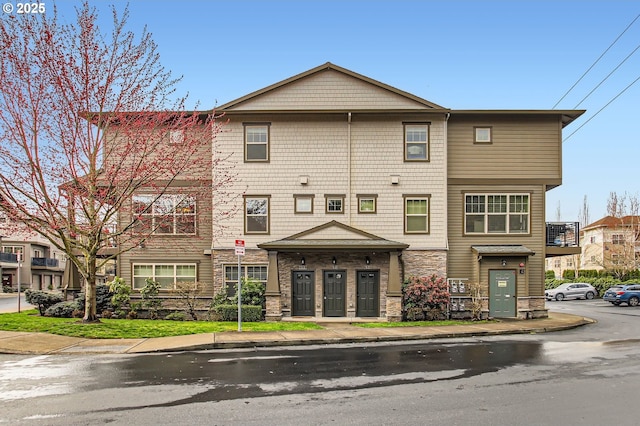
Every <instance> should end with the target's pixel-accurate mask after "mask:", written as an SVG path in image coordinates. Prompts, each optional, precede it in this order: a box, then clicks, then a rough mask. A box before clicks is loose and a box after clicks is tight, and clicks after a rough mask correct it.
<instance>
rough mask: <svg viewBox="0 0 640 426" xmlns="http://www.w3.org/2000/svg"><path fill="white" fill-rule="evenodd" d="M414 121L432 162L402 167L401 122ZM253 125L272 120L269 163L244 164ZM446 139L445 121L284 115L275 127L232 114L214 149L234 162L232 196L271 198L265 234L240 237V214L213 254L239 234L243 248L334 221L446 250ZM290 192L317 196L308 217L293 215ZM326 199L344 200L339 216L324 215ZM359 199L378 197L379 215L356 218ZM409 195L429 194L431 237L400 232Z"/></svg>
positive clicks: (412, 117) (427, 117)
mask: <svg viewBox="0 0 640 426" xmlns="http://www.w3.org/2000/svg"><path fill="white" fill-rule="evenodd" d="M415 120H419V121H430V122H431V123H432V125H431V140H430V157H431V161H430V162H420V163H417V162H415V163H407V162H404V151H403V149H404V145H403V144H404V139H403V138H404V127H403V121H415ZM255 121H261V122H265V121H267V122H271V127H270V161H269V162H268V163H245V162H244V160H243V158H244V154H243V149H244V148H243V144H244V139H243V125H242V123H243V122H255ZM349 126H350V128H349ZM444 133H445V132H444V118H443V116H436V115H422V116H416V115H410V116H406V117H394V118H389V117H385V116H378V117H373V116H366V115H359V114H353V115H352V120H351V125H349V123H348V119H347V115H346V114H340V115H335V116H322V117H320V118H318V119H309V118H306V117H295V116H285V117H282V118H279V119H278V120H277V121H276V119H275V117H255V116H254V117H251V116H247V117H244V118H242V117H236V116H233V117H232V119H231V122H230V123H229V125H228V126H227V131H226V132H225V133H223V134H222V135H220V136H219V137H218V138H217V144H218V149H219V150H221V152H222V153H223V155H231V157H232V158H233V160H234V161H235V164H236V171H237V173H238V177H239V179H238V181H237V182H236V186H235V189H236V191H238V192H244V193H246V194H251V195H259V194H262V195H269V196H270V197H271V198H270V207H271V212H270V221H271V226H270V234H269V235H245V236H243V235H242V232H243V230H244V226H243V220H244V214H243V211H242V210H241V211H240V212H239V214H238V215H236V216H235V217H234V218H233V219H232V220H231V221H229V227H230V229H229V232H228V233H227V234H226V236H224V237H221V238H217V239H216V240H215V243H214V244H215V246H216V247H217V248H224V247H233V243H234V239H236V238H238V237H241V236H243V238H244V239H245V240H246V241H247V247H255V244H258V243H261V242H266V241H273V240H277V239H281V238H284V237H287V236H289V235H292V234H295V233H298V232H301V231H304V230H306V229H309V228H312V227H314V226H318V225H321V224H324V223H326V222H329V221H332V220H336V221H338V222H341V223H344V224H347V225H350V226H353V227H355V228H358V229H361V230H363V231H366V232H368V233H372V234H376V235H378V236H381V237H383V238H386V239H390V240H394V241H401V242H405V243H408V244H410V245H411V248H422V249H434V248H435V249H442V248H444V247H445V246H446V215H445V211H446V210H445V209H446V201H445V200H446V162H445V160H446V152H445V149H446V148H445V147H446V144H445V141H444ZM349 135H350V142H349ZM349 147H350V153H349ZM349 159H350V160H351V161H350V163H349ZM391 175H398V176H399V179H400V183H399V184H397V185H394V184H392V183H391ZM300 176H307V177H308V183H307V184H305V185H302V184H301V183H300ZM294 194H296V195H300V194H310V195H313V196H314V206H313V214H295V213H294V197H293V195H294ZM327 194H331V195H345V204H346V206H345V212H344V213H342V214H332V213H326V211H325V195H327ZM358 194H375V195H377V213H376V214H359V213H358V212H357V208H358V206H357V195H358ZM407 194H411V195H416V194H425V195H430V197H431V198H430V199H431V206H430V219H431V221H430V231H431V232H430V234H428V235H405V234H404V198H403V195H407ZM220 201H221V200H220ZM215 203H216V200H214V205H215Z"/></svg>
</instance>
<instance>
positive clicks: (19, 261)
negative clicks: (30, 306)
mask: <svg viewBox="0 0 640 426" xmlns="http://www.w3.org/2000/svg"><path fill="white" fill-rule="evenodd" d="M16 254H17V255H18V271H17V273H18V313H20V294H21V293H22V289H21V288H20V269H22V250H20V251H18V252H17V253H16Z"/></svg>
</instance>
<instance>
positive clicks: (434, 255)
mask: <svg viewBox="0 0 640 426" xmlns="http://www.w3.org/2000/svg"><path fill="white" fill-rule="evenodd" d="M401 259H402V260H401V262H402V265H403V271H404V278H405V279H406V278H408V277H411V276H417V277H428V276H431V275H433V274H436V275H438V276H440V277H442V278H447V251H446V250H405V251H403V252H402V257H401Z"/></svg>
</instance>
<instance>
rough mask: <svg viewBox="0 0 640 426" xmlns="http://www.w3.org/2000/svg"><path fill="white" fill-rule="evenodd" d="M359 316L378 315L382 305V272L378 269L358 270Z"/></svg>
mask: <svg viewBox="0 0 640 426" xmlns="http://www.w3.org/2000/svg"><path fill="white" fill-rule="evenodd" d="M357 286H358V308H357V313H356V315H357V316H359V317H377V316H379V315H380V313H379V305H380V295H379V293H380V273H379V272H378V271H358V283H357Z"/></svg>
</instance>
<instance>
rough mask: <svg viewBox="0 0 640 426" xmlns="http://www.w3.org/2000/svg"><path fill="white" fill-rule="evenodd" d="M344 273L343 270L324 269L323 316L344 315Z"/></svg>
mask: <svg viewBox="0 0 640 426" xmlns="http://www.w3.org/2000/svg"><path fill="white" fill-rule="evenodd" d="M345 283H346V273H345V271H324V285H323V287H324V290H323V294H324V310H323V311H324V316H325V317H344V316H346V307H345V294H346V291H345V290H346V285H345Z"/></svg>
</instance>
